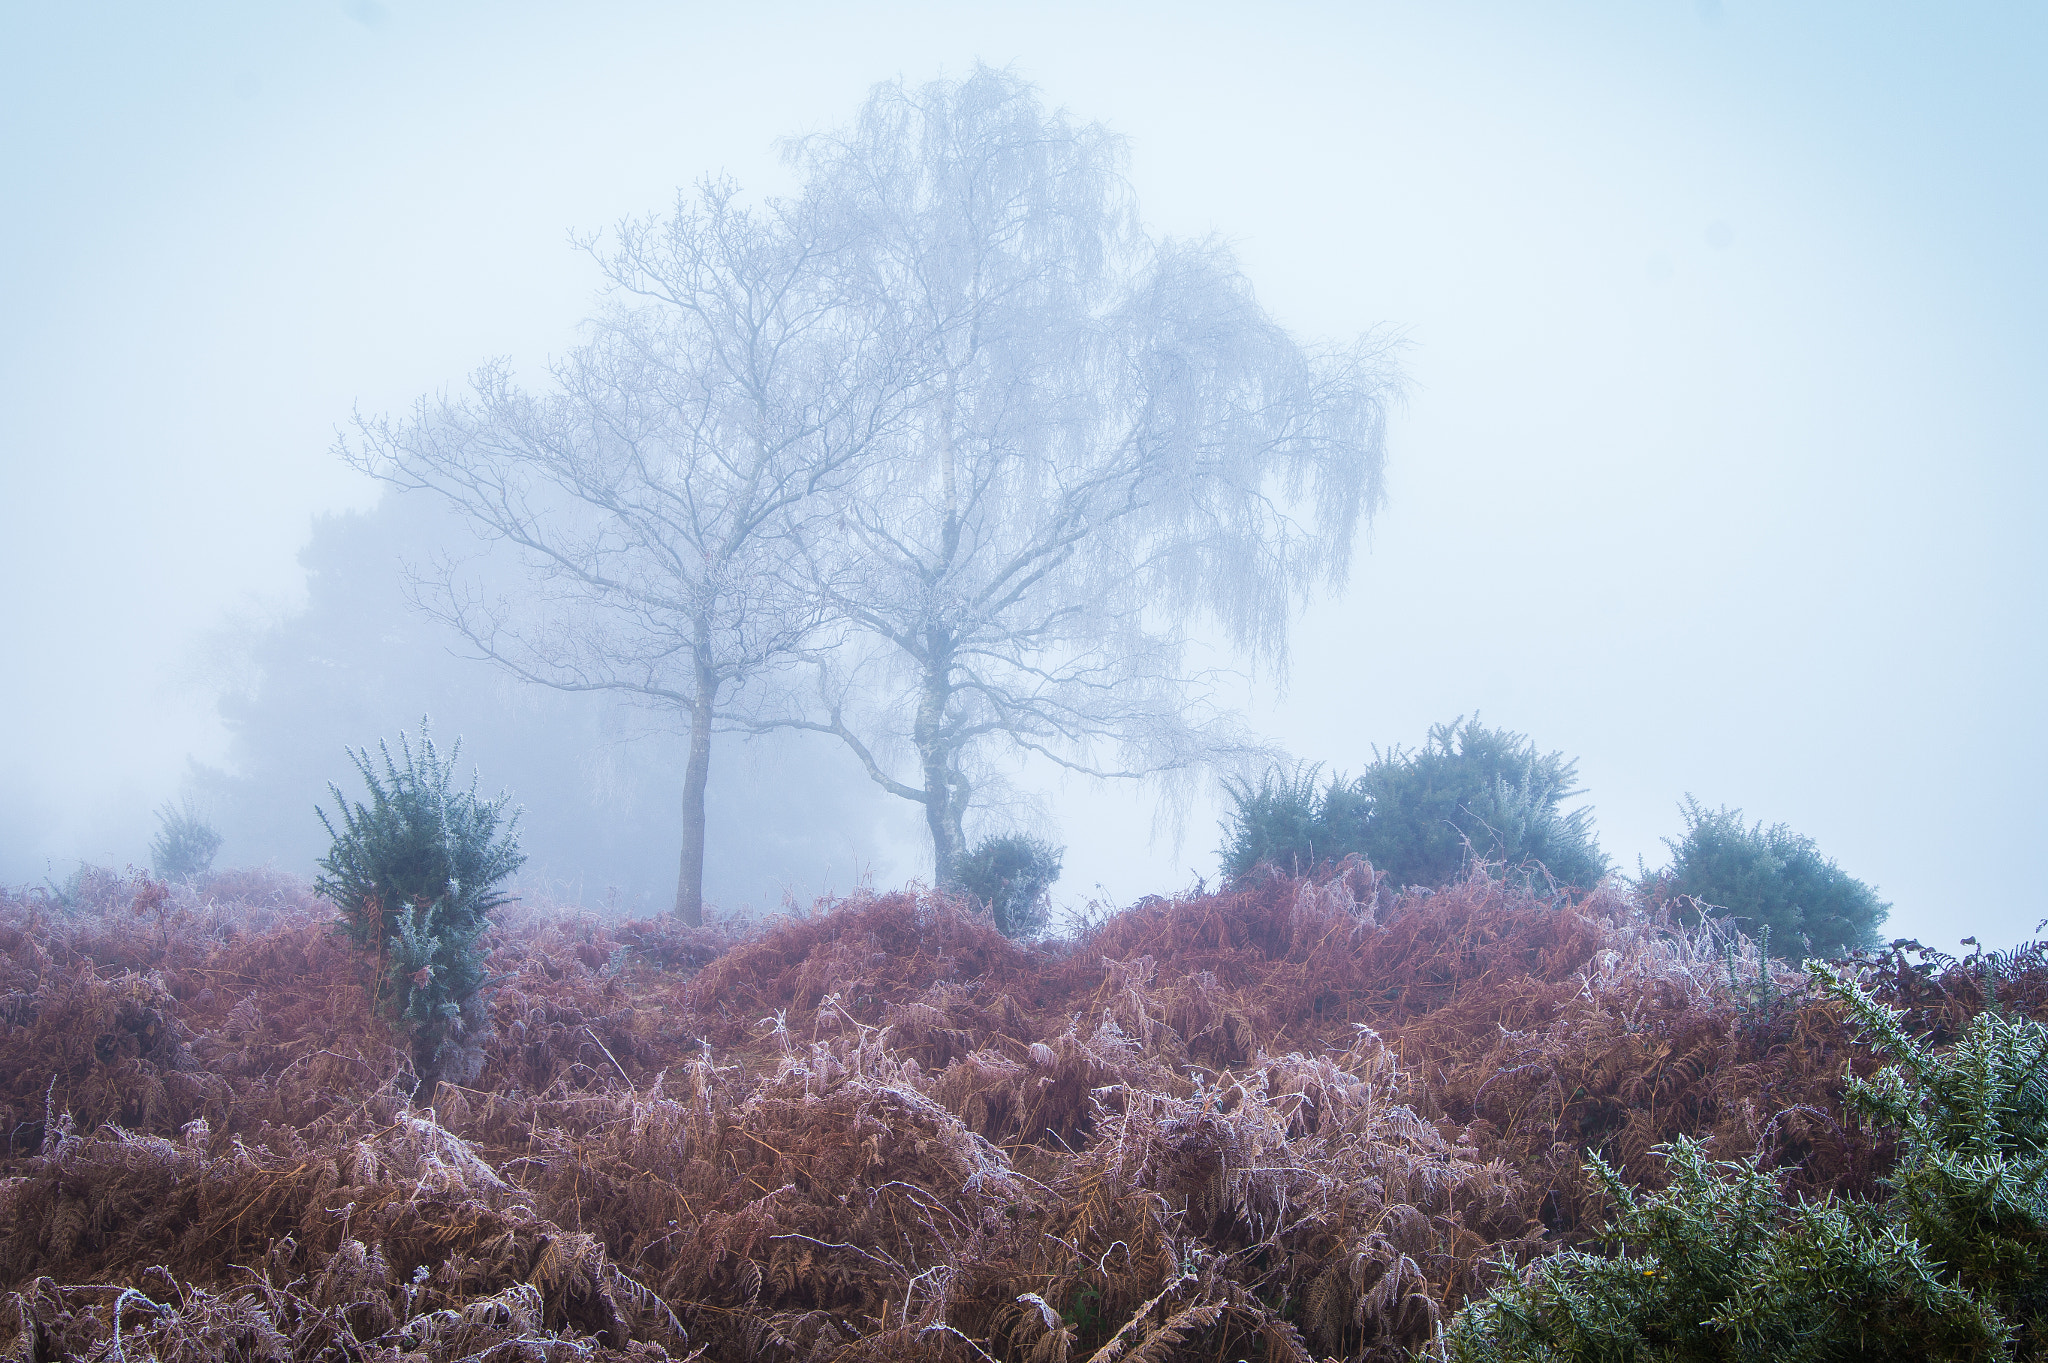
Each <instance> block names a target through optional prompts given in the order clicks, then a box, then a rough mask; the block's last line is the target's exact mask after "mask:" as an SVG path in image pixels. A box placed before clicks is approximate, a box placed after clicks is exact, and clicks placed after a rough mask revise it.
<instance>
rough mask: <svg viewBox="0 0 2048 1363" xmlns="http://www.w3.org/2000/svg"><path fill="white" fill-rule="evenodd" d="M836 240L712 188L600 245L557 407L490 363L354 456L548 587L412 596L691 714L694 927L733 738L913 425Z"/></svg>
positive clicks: (455, 585) (513, 667)
mask: <svg viewBox="0 0 2048 1363" xmlns="http://www.w3.org/2000/svg"><path fill="white" fill-rule="evenodd" d="M832 228H833V224H831V223H829V222H827V221H825V220H823V219H821V218H820V217H818V216H817V215H816V214H815V213H813V212H811V211H810V209H809V207H808V206H807V205H805V204H804V203H801V202H799V203H796V204H781V203H770V204H768V205H766V206H765V207H764V208H761V209H759V210H752V211H750V210H748V209H746V208H744V207H742V206H741V205H740V204H739V203H738V202H736V199H735V192H734V189H733V187H732V186H731V185H730V184H726V183H707V184H706V185H705V186H703V188H702V191H701V193H700V194H699V195H698V196H697V197H696V199H695V200H694V201H692V200H689V199H683V200H681V201H679V203H678V205H677V209H676V212H675V213H674V215H673V216H672V217H670V218H668V219H667V220H665V221H664V220H661V219H658V218H650V219H646V220H640V221H628V222H626V223H624V224H622V225H621V226H620V227H619V228H618V229H617V231H616V233H615V234H614V236H613V237H612V238H611V239H610V240H609V241H608V242H607V241H601V240H599V239H596V238H592V239H590V240H586V241H584V242H582V243H580V244H581V245H582V246H583V247H584V248H585V249H586V250H588V251H589V252H590V253H591V255H592V256H593V258H594V259H596V260H597V261H598V263H599V265H600V266H601V267H602V269H603V272H604V274H605V276H606V278H607V280H608V281H609V284H610V300H609V305H608V306H607V307H606V308H605V310H604V312H603V314H602V316H601V317H600V318H599V320H598V321H597V322H596V323H595V324H594V331H593V334H592V336H591V337H590V339H589V341H588V343H587V344H585V345H583V346H581V347H579V348H577V349H576V350H574V351H573V352H572V353H571V354H570V355H569V356H568V357H567V358H565V359H562V360H560V361H558V362H557V363H555V364H554V365H553V366H552V370H553V377H554V380H555V386H554V391H553V392H550V393H548V394H545V395H542V396H534V395H531V394H529V393H527V392H524V391H522V390H521V389H520V388H518V387H517V386H515V384H514V383H513V381H512V379H511V377H510V375H509V373H508V372H507V369H506V366H505V365H503V364H502V363H500V364H493V365H489V366H486V367H485V368H483V369H481V370H479V371H478V372H477V373H476V374H475V375H474V376H473V377H472V380H471V392H470V393H469V394H468V395H467V396H464V397H460V398H456V399H450V398H446V397H443V398H440V399H438V400H422V401H421V402H420V403H419V404H418V405H417V407H416V408H415V410H414V411H413V412H412V413H411V415H410V416H409V417H408V418H406V419H402V420H397V421H393V420H390V419H376V420H368V419H363V418H361V417H358V419H357V421H356V426H355V436H354V438H353V439H345V440H344V441H343V443H342V453H343V455H344V457H346V458H348V459H349V460H350V461H351V462H352V463H354V464H355V465H356V466H357V467H359V468H362V469H365V470H366V471H369V472H371V473H373V474H375V475H377V476H378V477H381V478H384V479H386V480H388V481H390V482H392V483H394V484H397V485H399V486H401V487H406V488H416V489H425V490H430V491H432V492H434V493H437V494H439V495H440V496H442V497H445V498H447V499H449V500H450V501H451V502H453V503H454V504H455V505H456V506H458V507H459V508H461V509H462V510H463V511H465V512H466V513H468V515H469V517H470V518H471V519H472V521H473V523H474V525H475V526H476V528H477V529H478V530H479V531H480V533H482V534H483V535H484V536H485V537H487V538H489V539H493V540H497V541H502V542H504V543H507V544H509V545H511V546H514V547H515V548H516V549H517V551H519V553H520V554H521V556H522V557H523V558H524V559H525V561H526V563H527V565H528V567H529V568H530V569H531V571H532V576H533V582H534V590H533V592H532V593H531V594H529V595H527V596H524V597H522V598H520V599H517V600H512V599H507V598H502V597H500V598H491V597H487V596H486V595H485V594H483V593H482V592H481V591H480V590H478V589H477V588H476V587H475V586H474V584H473V583H472V582H470V581H467V580H466V579H465V577H464V576H463V573H462V570H461V567H460V565H459V564H455V563H449V562H443V563H441V564H439V565H438V566H437V567H436V569H434V570H433V571H430V572H428V573H425V574H419V575H417V576H416V579H415V600H416V602H417V603H418V604H420V605H421V606H422V607H423V608H425V609H426V610H428V611H429V613H431V614H434V615H437V616H439V617H440V618H442V619H444V620H446V621H447V622H448V623H450V624H451V625H453V626H454V627H455V628H456V629H457V630H459V631H460V632H461V634H462V635H463V636H464V637H465V638H466V639H467V640H468V641H469V643H470V644H471V645H473V646H474V648H475V649H476V651H477V653H478V654H479V655H480V656H481V657H483V658H486V659H489V660H491V661H492V662H495V663H497V664H498V665H499V666H501V667H503V668H505V669H507V670H508V671H510V672H512V673H513V674H514V675H516V676H519V677H522V678H524V679H526V680H528V681H531V682H536V683H541V684H544V685H547V686H551V687H556V688H559V689H562V690H565V691H610V692H619V693H624V694H625V695H627V696H629V697H632V698H634V699H636V700H638V701H641V702H644V703H649V704H653V705H656V706H659V707H665V708H668V709H670V710H671V711H680V712H682V713H683V714H686V715H688V717H689V726H688V727H689V734H690V749H689V760H688V766H687V768H686V770H685V772H684V781H683V809H682V825H683V827H682V856H681V866H680V870H679V874H678V877H677V886H676V913H677V914H678V915H679V916H680V917H682V918H683V919H684V921H686V922H689V923H692V924H695V923H698V922H700V921H701V915H702V905H703V872H704V799H705V788H706V784H707V782H708V779H709V775H710V764H711V743H712V734H713V731H714V728H715V727H716V726H717V724H718V721H719V718H720V716H721V714H722V713H723V712H725V711H726V710H728V709H730V708H731V707H732V706H734V705H735V704H736V703H737V702H739V701H740V699H741V698H742V697H743V696H744V694H745V692H746V688H747V686H748V684H749V683H750V682H753V681H756V680H758V679H760V678H762V677H763V676H765V675H766V674H769V673H772V672H773V671H774V670H775V669H776V668H778V667H781V666H785V665H787V664H788V663H789V661H790V660H791V659H793V658H794V657H796V656H797V655H798V654H799V653H800V652H801V651H802V650H804V649H805V648H806V646H807V645H808V644H809V643H810V642H811V636H812V634H813V631H814V629H815V627H816V625H817V623H818V621H819V618H820V601H819V599H818V598H817V596H816V594H815V593H814V592H813V591H810V590H808V589H807V588H805V587H804V586H803V585H802V584H801V583H800V582H797V581H795V580H794V579H793V578H792V576H791V574H790V573H789V572H788V571H787V568H788V565H789V563H790V561H791V556H792V555H793V554H794V553H795V552H797V550H798V549H799V547H800V546H801V545H802V544H804V543H805V542H806V541H805V539H804V532H805V528H806V526H807V525H808V524H809V522H810V521H812V520H813V519H815V518H816V517H817V516H819V515H821V514H824V507H823V503H822V502H821V501H820V495H821V494H823V493H826V492H828V491H830V490H832V489H834V488H836V487H838V486H839V484H840V483H841V482H843V481H844V480H845V479H846V478H848V477H849V476H850V474H851V472H852V470H853V469H854V468H855V467H856V466H857V464H858V462H859V461H860V459H861V458H862V457H863V456H864V455H865V454H866V453H867V452H868V451H869V449H870V448H871V447H872V446H873V445H874V444H875V442H876V440H877V437H878V435H879V434H881V433H882V432H885V431H886V430H887V429H888V428H889V426H890V424H891V422H892V421H894V420H895V419H896V418H897V414H898V410H899V407H900V405H901V404H900V402H899V396H900V394H901V393H902V392H903V391H904V388H905V384H904V382H902V381H899V380H898V379H897V378H896V377H895V375H896V374H897V373H898V372H900V370H901V367H902V366H903V365H904V364H905V363H906V362H907V361H908V360H910V359H911V358H913V356H912V355H911V353H910V352H908V351H907V350H906V349H905V348H904V347H902V346H901V345H896V344H887V343H885V340H886V338H885V337H883V336H881V335H880V334H879V333H878V332H876V331H875V330H873V327H872V325H871V324H874V323H881V322H886V320H887V319H886V318H883V317H880V316H879V315H877V314H874V313H873V312H872V310H868V311H862V310H860V309H854V308H849V307H847V306H846V305H845V304H846V299H845V296H844V293H843V285H844V281H845V277H846V271H845V269H844V268H843V263H842V262H841V260H840V258H839V257H840V256H841V254H842V252H841V251H840V249H839V247H837V246H836V245H835V241H834V237H833V233H832Z"/></svg>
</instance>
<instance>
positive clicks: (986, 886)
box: [954, 833, 1066, 937]
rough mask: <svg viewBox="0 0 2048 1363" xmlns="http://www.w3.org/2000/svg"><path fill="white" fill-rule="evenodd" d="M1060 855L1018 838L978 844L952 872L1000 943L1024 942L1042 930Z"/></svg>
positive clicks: (1021, 836)
mask: <svg viewBox="0 0 2048 1363" xmlns="http://www.w3.org/2000/svg"><path fill="white" fill-rule="evenodd" d="M1065 853H1066V849H1065V848H1063V847H1055V846H1053V845H1052V844H1051V843H1049V842H1047V841H1046V840H1045V839H1043V838H1034V837H1031V836H1029V835H1028V834H1023V833H1009V834H1005V835H1003V836H1000V837H992V838H983V839H982V840H981V842H980V843H978V844H976V846H975V848H974V850H973V851H972V852H969V853H968V854H967V855H966V857H964V858H962V860H961V862H960V864H959V865H958V866H957V867H956V868H955V871H954V874H955V875H956V876H957V877H958V880H959V884H960V888H961V890H962V891H964V892H965V893H966V894H968V895H969V896H971V897H972V898H973V899H975V900H976V901H977V902H979V903H981V904H985V905H987V906H988V910H989V913H990V914H991V915H992V916H993V917H994V918H995V921H996V927H997V928H998V929H1000V930H1001V931H1002V933H1003V935H1004V936H1005V937H1028V936H1030V935H1032V934H1033V933H1036V932H1040V931H1042V930H1043V929H1044V928H1045V924H1046V920H1047V918H1048V917H1050V916H1051V912H1052V895H1051V891H1052V887H1053V882H1054V881H1056V880H1058V879H1059V878H1060V863H1061V861H1062V859H1063V858H1064V856H1065Z"/></svg>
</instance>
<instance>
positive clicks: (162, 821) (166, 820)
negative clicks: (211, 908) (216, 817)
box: [149, 803, 221, 880]
mask: <svg viewBox="0 0 2048 1363" xmlns="http://www.w3.org/2000/svg"><path fill="white" fill-rule="evenodd" d="M156 822H157V835H156V840H155V841H154V842H152V843H150V845H149V864H150V865H151V866H153V867H154V868H155V869H156V873H157V874H158V875H159V876H162V877H163V878H164V879H165V880H192V879H196V878H197V877H199V876H203V875H205V874H206V873H207V872H208V871H210V870H212V869H213V859H214V857H215V856H216V855H218V854H219V852H220V844H221V836H220V833H219V831H218V830H216V829H215V828H214V826H213V825H212V824H211V823H208V822H207V821H206V819H205V818H203V817H202V816H201V815H200V814H199V812H198V811H197V810H196V809H194V808H193V807H192V806H191V805H190V804H189V803H188V804H185V805H169V804H167V805H165V806H164V807H163V808H162V809H159V810H158V811H157V812H156Z"/></svg>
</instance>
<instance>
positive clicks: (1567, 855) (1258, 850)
mask: <svg viewBox="0 0 2048 1363" xmlns="http://www.w3.org/2000/svg"><path fill="white" fill-rule="evenodd" d="M1226 790H1227V792H1228V794H1229V796H1230V798H1231V803H1232V808H1231V810H1230V812H1229V814H1228V815H1227V816H1226V818H1225V821H1224V825H1223V834H1224V845H1223V848H1222V857H1223V870H1224V874H1225V875H1226V876H1242V875H1245V874H1246V873H1248V872H1250V871H1251V870H1252V869H1253V868H1255V867H1257V866H1259V865H1261V864H1262V863H1263V864H1271V865H1274V866H1278V867H1281V868H1283V869H1286V870H1289V871H1292V872H1294V873H1296V874H1303V873H1306V872H1309V871H1312V870H1314V869H1315V868H1316V867H1318V866H1320V865H1322V864H1324V863H1326V862H1336V861H1341V860H1343V859H1344V858H1345V857H1347V856H1362V857H1364V858H1366V859H1367V860H1369V861H1370V862H1372V864H1373V865H1374V866H1375V867H1378V868H1379V869H1381V870H1382V871H1384V872H1385V873H1386V874H1388V875H1390V876H1391V877H1393V880H1394V883H1395V884H1398V885H1423V886H1435V885H1443V884H1445V883H1447V882H1449V881H1451V880H1455V879H1457V878H1458V877H1459V876H1461V875H1463V874H1464V873H1465V871H1466V870H1467V869H1468V868H1469V867H1470V866H1471V865H1472V864H1473V862H1474V860H1475V859H1477V860H1479V861H1486V862H1492V863H1494V864H1495V865H1497V866H1501V867H1505V868H1507V870H1506V873H1507V874H1510V875H1519V876H1522V877H1525V878H1529V877H1533V878H1535V880H1537V881H1541V882H1542V883H1545V884H1548V885H1551V886H1557V885H1575V886H1579V887H1581V888H1585V887H1589V886H1592V885H1594V884H1596V883H1598V881H1599V880H1600V877H1601V876H1603V875H1605V874H1606V873H1607V868H1608V860H1607V856H1606V854H1605V853H1603V852H1601V850H1600V844H1599V841H1598V839H1597V838H1596V837H1595V835H1594V831H1593V810H1592V808H1591V807H1590V806H1587V805H1580V806H1578V807H1577V808H1568V807H1567V802H1569V801H1570V800H1571V799H1572V798H1573V797H1574V796H1577V795H1578V794H1580V791H1579V788H1578V763H1577V762H1576V761H1574V760H1570V759H1567V758H1566V757H1565V755H1564V754H1563V753H1561V752H1552V753H1543V752H1539V751H1538V750H1537V748H1536V745H1535V743H1534V742H1533V741H1531V740H1530V738H1529V737H1528V736H1527V735H1526V734H1518V733H1514V732H1511V731H1509V730H1506V729H1489V728H1487V727H1486V726H1484V725H1482V724H1481V723H1480V722H1479V720H1478V717H1477V716H1473V717H1472V718H1469V719H1468V718H1466V717H1464V716H1460V717H1459V718H1457V719H1454V720H1452V721H1451V722H1450V723H1448V724H1438V725H1435V726H1433V727H1432V728H1431V729H1430V731H1429V735H1428V737H1427V738H1426V739H1424V740H1423V744H1422V746H1421V747H1420V748H1415V749H1408V748H1403V747H1400V746H1398V745H1397V746H1395V747H1393V748H1391V749H1389V750H1387V751H1385V752H1378V751H1375V752H1374V754H1373V760H1372V762H1371V764H1370V765H1368V766H1367V767H1366V769H1365V770H1364V771H1363V772H1361V773H1360V774H1359V775H1358V776H1356V777H1351V778H1346V777H1344V776H1342V775H1332V776H1330V777H1329V778H1328V780H1327V782H1324V781H1323V779H1322V767H1321V766H1320V765H1297V766H1296V767H1294V768H1293V769H1292V771H1288V770H1285V769H1282V768H1278V767H1274V768H1269V769H1268V770H1267V771H1266V772H1265V774H1264V775H1263V776H1261V777H1260V778H1259V779H1258V780H1257V781H1256V782H1251V781H1235V782H1231V783H1228V784H1227V785H1226ZM1532 883H1534V882H1533V881H1532Z"/></svg>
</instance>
